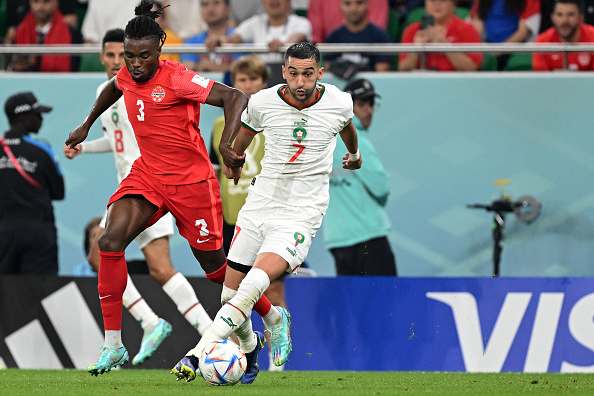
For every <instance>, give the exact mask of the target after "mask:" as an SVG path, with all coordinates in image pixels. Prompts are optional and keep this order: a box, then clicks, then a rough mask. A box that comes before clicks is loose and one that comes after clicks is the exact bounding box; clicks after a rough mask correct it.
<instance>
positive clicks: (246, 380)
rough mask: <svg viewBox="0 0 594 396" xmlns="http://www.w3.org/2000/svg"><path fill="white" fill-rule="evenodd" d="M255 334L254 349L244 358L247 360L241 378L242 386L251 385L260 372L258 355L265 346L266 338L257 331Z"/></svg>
mask: <svg viewBox="0 0 594 396" xmlns="http://www.w3.org/2000/svg"><path fill="white" fill-rule="evenodd" d="M254 333H256V341H257V343H256V347H255V348H254V350H253V351H251V352H250V353H246V354H245V357H246V359H247V365H246V368H245V374H244V375H243V377H242V378H241V383H242V384H251V383H252V382H254V380H255V379H256V376H257V375H258V373H259V372H260V366H259V365H258V355H259V354H260V351H261V350H262V348H263V347H264V344H266V336H265V335H264V334H262V333H260V332H259V331H254Z"/></svg>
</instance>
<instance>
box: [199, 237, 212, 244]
mask: <svg viewBox="0 0 594 396" xmlns="http://www.w3.org/2000/svg"><path fill="white" fill-rule="evenodd" d="M211 239H212V238H208V239H205V240H203V241H201V240H200V239H196V242H198V243H204V242H208V241H210V240H211Z"/></svg>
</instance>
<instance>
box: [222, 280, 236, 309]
mask: <svg viewBox="0 0 594 396" xmlns="http://www.w3.org/2000/svg"><path fill="white" fill-rule="evenodd" d="M236 294H237V290H233V289H231V288H228V287H227V286H225V285H223V291H222V292H221V305H225V304H226V303H227V302H228V301H229V300H231V299H232V298H233V297H235V295H236Z"/></svg>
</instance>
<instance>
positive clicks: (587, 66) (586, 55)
mask: <svg viewBox="0 0 594 396" xmlns="http://www.w3.org/2000/svg"><path fill="white" fill-rule="evenodd" d="M561 42H562V41H561V37H559V33H558V32H557V29H555V27H554V26H553V27H551V28H549V29H547V30H545V31H544V32H542V33H541V34H540V35H539V36H538V37H537V38H536V41H535V43H561ZM577 42H578V43H594V26H591V25H587V24H585V23H582V24H581V26H580V38H579V39H578V40H577ZM592 55H594V54H593V53H591V52H570V53H568V55H567V69H569V70H575V71H578V70H579V71H585V70H594V58H593V56H592ZM558 69H563V54H562V53H560V52H553V53H550V52H549V53H546V52H541V53H538V52H535V53H533V54H532V70H536V71H551V70H558Z"/></svg>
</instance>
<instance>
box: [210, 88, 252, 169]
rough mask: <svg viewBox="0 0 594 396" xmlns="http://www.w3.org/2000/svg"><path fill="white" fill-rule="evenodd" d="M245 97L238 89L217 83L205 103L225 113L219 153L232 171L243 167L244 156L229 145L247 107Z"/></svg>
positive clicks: (239, 126)
mask: <svg viewBox="0 0 594 396" xmlns="http://www.w3.org/2000/svg"><path fill="white" fill-rule="evenodd" d="M247 101H248V99H247V96H246V94H244V93H243V92H241V91H240V90H238V89H235V88H231V87H229V86H227V85H225V84H221V83H219V82H216V81H215V83H214V85H213V86H212V89H211V91H210V93H209V94H208V98H206V103H207V104H209V105H212V106H218V107H222V108H223V109H224V111H225V128H224V129H223V134H222V136H221V142H220V144H219V152H220V153H221V156H222V157H223V162H224V163H225V165H227V167H229V168H231V169H234V168H239V167H241V166H243V163H244V162H245V155H243V156H240V155H237V153H236V152H235V151H234V150H233V149H232V148H231V144H232V143H233V140H235V137H236V136H237V134H238V133H239V129H240V128H241V113H242V112H243V109H245V107H246V106H247Z"/></svg>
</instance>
